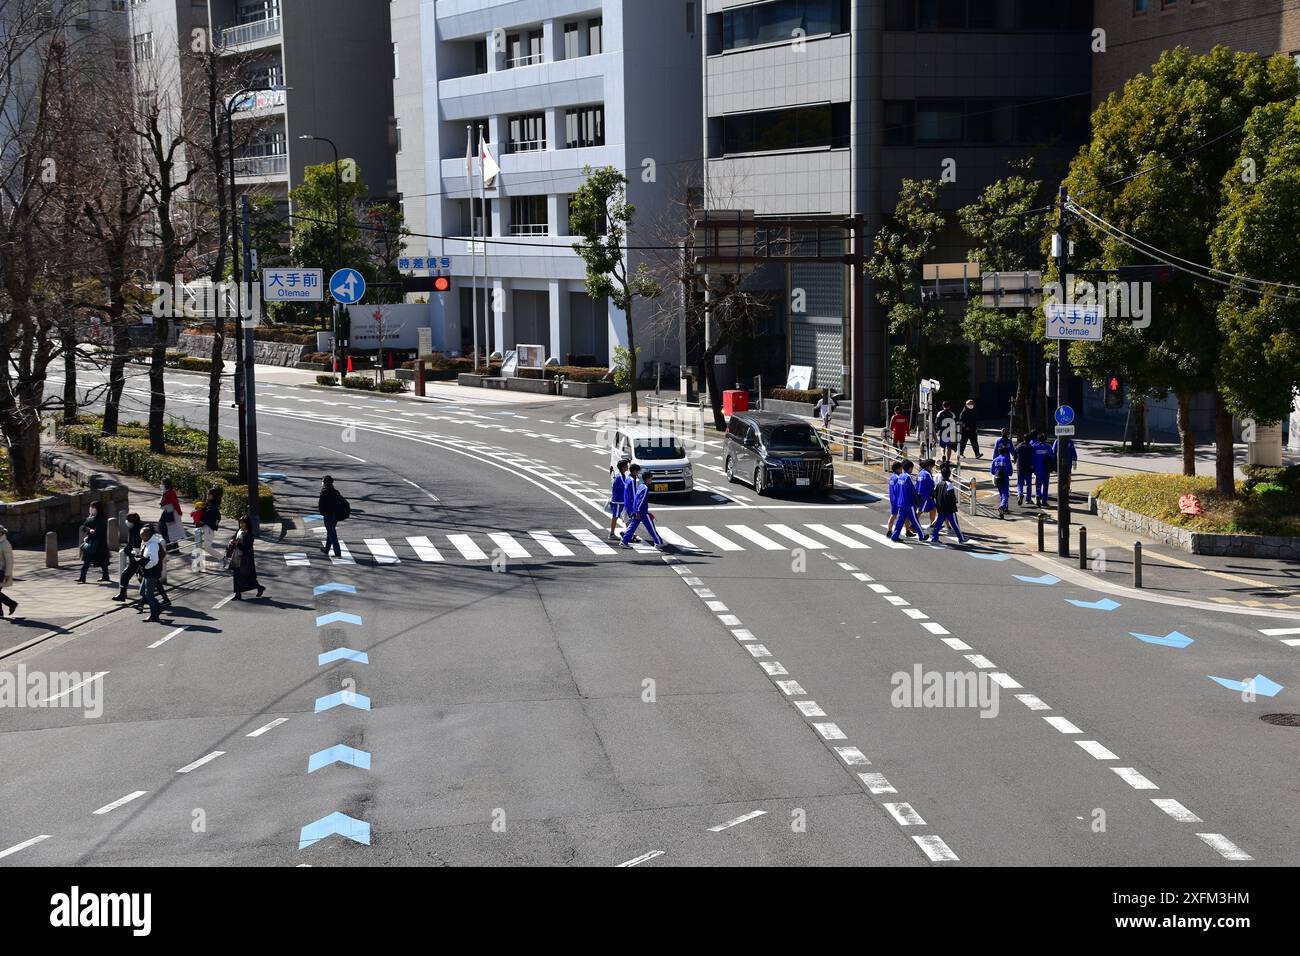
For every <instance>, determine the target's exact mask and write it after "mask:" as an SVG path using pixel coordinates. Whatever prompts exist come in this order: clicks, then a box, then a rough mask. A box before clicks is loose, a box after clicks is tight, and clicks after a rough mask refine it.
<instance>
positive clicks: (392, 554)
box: [362, 538, 402, 564]
mask: <svg viewBox="0 0 1300 956" xmlns="http://www.w3.org/2000/svg"><path fill="white" fill-rule="evenodd" d="M362 543H363V544H365V546H366V548H368V549H369V551H370V555H371V557H373V558H374V559H375V563H376V564H401V563H402V559H401V558H399V557H398V556H397V552H396V551H394V550H393V546H392V545H390V544H389V543H388V542H387V541H386V540H385V539H384V538H364V539H363V541H362Z"/></svg>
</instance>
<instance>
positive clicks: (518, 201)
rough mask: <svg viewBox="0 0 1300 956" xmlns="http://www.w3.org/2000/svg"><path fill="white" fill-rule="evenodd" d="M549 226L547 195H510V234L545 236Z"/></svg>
mask: <svg viewBox="0 0 1300 956" xmlns="http://www.w3.org/2000/svg"><path fill="white" fill-rule="evenodd" d="M547 228H548V226H547V220H546V197H545V196H511V197H510V235H512V236H544V235H546V231H547Z"/></svg>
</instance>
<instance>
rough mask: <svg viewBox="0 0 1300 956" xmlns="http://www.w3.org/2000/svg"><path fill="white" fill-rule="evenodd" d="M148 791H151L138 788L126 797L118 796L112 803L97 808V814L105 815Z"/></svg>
mask: <svg viewBox="0 0 1300 956" xmlns="http://www.w3.org/2000/svg"><path fill="white" fill-rule="evenodd" d="M148 792H149V791H148V790H136V791H133V792H132V793H128V794H127V795H126V796H125V797H118V798H117V799H116V800H114V801H113V802H112V803H106V804H104V805H103V806H102V807H100V808H99V809H98V810H96V811H95V816H103V815H104V814H105V813H112V812H113V811H114V810H116V809H117V808H118V807H124V806H126V805H127V804H128V803H130V802H131V801H132V800H138V799H139V798H140V797H143V796H144V795H145V794H146V793H148Z"/></svg>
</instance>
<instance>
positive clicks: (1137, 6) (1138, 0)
mask: <svg viewBox="0 0 1300 956" xmlns="http://www.w3.org/2000/svg"><path fill="white" fill-rule="evenodd" d="M1146 12H1147V0H1133V14H1134V16H1136V15H1137V14H1139V13H1146Z"/></svg>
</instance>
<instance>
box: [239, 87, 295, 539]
mask: <svg viewBox="0 0 1300 956" xmlns="http://www.w3.org/2000/svg"><path fill="white" fill-rule="evenodd" d="M291 89H293V87H290V86H280V85H272V86H269V87H261V88H257V89H253V88H247V87H246V88H244V89H242V90H239V91H238V92H236V93H234V94H232V95H231V96H230V97H228V98H227V99H226V102H225V104H224V107H225V114H226V160H227V169H228V171H229V174H230V237H231V246H230V252H231V274H232V276H233V277H234V280H235V290H236V291H235V303H236V306H235V312H236V315H237V317H238V318H237V320H236V327H235V332H236V334H235V366H236V371H235V405H236V406H237V407H238V408H239V413H240V414H239V444H240V449H239V450H240V455H239V465H240V467H239V472H240V473H239V475H238V476H237V477H236V480H239V481H243V482H246V483H247V485H248V524H249V529H250V531H251V532H252V533H253V534H254V535H256V534H257V532H258V526H259V520H258V517H259V516H258V513H257V509H258V482H257V405H256V398H255V396H254V394H253V387H254V372H253V367H254V362H253V358H254V349H253V329H252V326H248V327H247V328H240V326H242V325H244V310H243V305H242V301H243V296H242V290H241V289H240V283H241V282H242V281H243V270H242V269H241V265H240V258H239V214H238V207H237V206H236V205H235V134H234V122H233V120H232V116H233V114H234V111H235V103H236V102H238V101H241V100H243V98H244V97H246V96H248V95H249V94H250V93H262V92H276V93H285V92H288V91H289V90H291ZM244 208H245V221H244V237H245V248H244V256H245V258H246V260H247V261H248V280H249V284H250V285H251V284H252V257H251V255H250V252H251V250H250V249H249V248H248V240H249V231H248V225H249V224H248V221H247V210H248V203H247V197H245V203H244ZM241 365H242V368H241ZM241 371H242V373H243V375H242V377H241V375H240V372H241Z"/></svg>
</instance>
